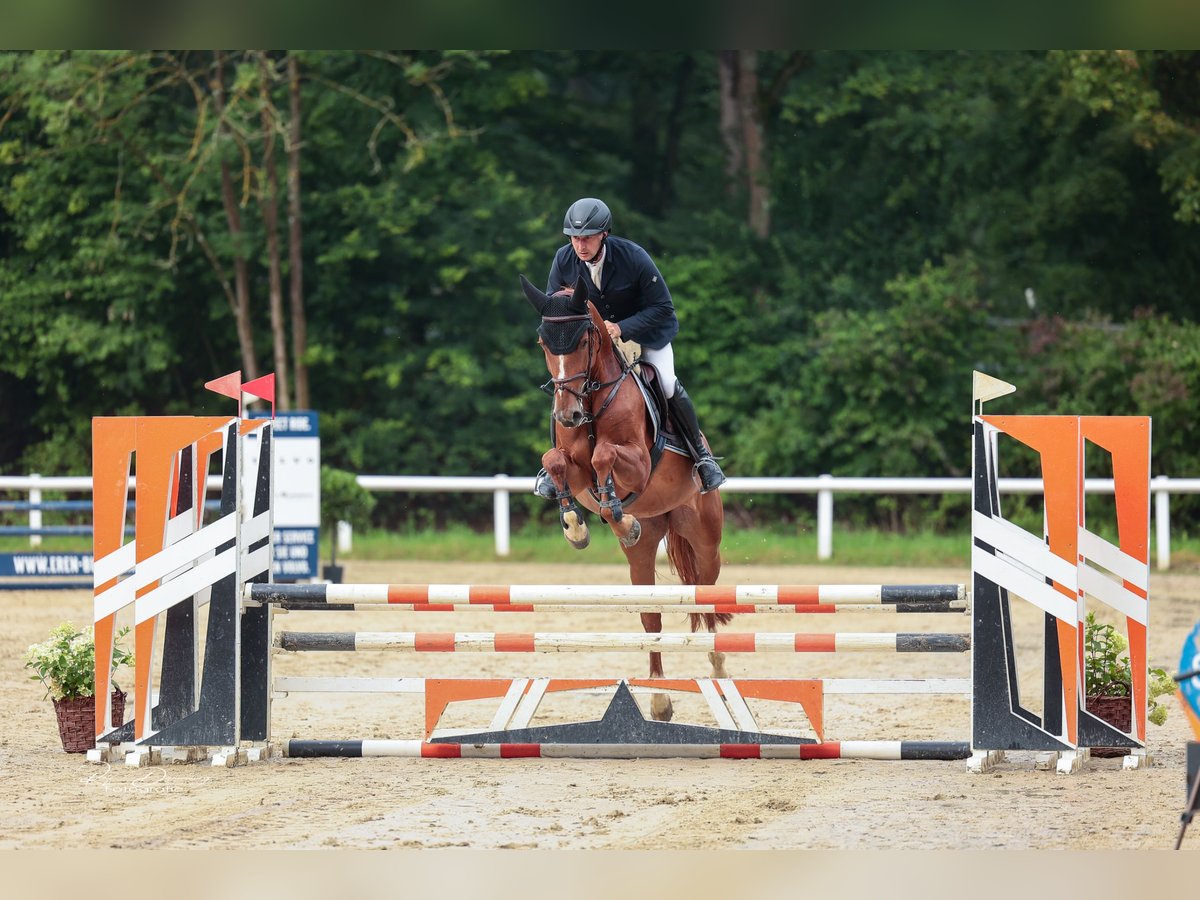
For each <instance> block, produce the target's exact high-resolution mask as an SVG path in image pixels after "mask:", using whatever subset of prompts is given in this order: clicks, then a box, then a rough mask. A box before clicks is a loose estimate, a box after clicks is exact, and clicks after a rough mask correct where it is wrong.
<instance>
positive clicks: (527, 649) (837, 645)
mask: <svg viewBox="0 0 1200 900" xmlns="http://www.w3.org/2000/svg"><path fill="white" fill-rule="evenodd" d="M274 643H275V646H276V647H278V648H280V649H282V650H289V651H293V652H311V651H360V650H392V651H412V652H418V653H421V652H429V653H445V652H473V653H571V652H594V651H597V650H611V651H622V650H649V651H700V652H715V653H764V652H765V653H771V652H774V653H847V652H857V651H890V652H894V653H965V652H966V651H967V650H969V649H970V647H971V638H970V635H966V634H941V633H921V632H915V633H901V632H890V633H889V632H843V633H804V632H746V633H736V632H726V633H716V634H713V633H697V634H687V633H679V632H666V633H659V634H653V633H649V634H647V633H621V632H597V633H591V634H589V633H586V632H527V633H519V632H513V633H502V632H422V631H348V632H320V631H284V632H280V633H279V634H277V635H276V636H275V641H274Z"/></svg>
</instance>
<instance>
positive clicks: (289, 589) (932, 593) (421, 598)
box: [245, 584, 966, 608]
mask: <svg viewBox="0 0 1200 900" xmlns="http://www.w3.org/2000/svg"><path fill="white" fill-rule="evenodd" d="M245 596H246V599H248V600H256V601H258V602H260V603H285V602H297V601H301V602H308V603H355V604H372V603H378V604H394V603H399V604H437V605H444V606H473V605H493V606H499V605H506V604H526V605H531V606H534V607H537V606H542V605H544V604H554V605H558V606H573V605H594V606H624V605H630V604H635V605H654V606H662V607H664V608H665V607H669V606H685V607H686V606H695V605H709V604H711V605H727V604H733V605H740V606H773V605H791V606H824V605H832V606H847V605H853V604H864V605H884V606H893V605H895V606H905V607H907V606H914V607H915V606H922V605H925V604H933V605H944V604H951V603H964V602H965V601H966V588H965V587H964V586H963V585H961V584H932V585H924V584H892V585H888V584H826V585H786V584H784V585H779V584H748V585H578V584H555V585H550V584H513V585H486V584H252V585H248V586H247V588H246V594H245Z"/></svg>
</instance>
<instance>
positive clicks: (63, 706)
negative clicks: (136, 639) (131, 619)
mask: <svg viewBox="0 0 1200 900" xmlns="http://www.w3.org/2000/svg"><path fill="white" fill-rule="evenodd" d="M128 634H129V628H128V627H125V628H122V629H121V630H120V631H119V632H118V633H117V636H116V639H115V640H114V641H113V656H112V670H111V672H110V675H111V674H113V673H115V672H116V670H117V669H118V668H120V667H121V666H130V665H133V654H132V653H131V652H129V651H128V650H126V649H125V648H124V647H123V646H122V645H121V641H122V640H123V639H124V638H125V637H126V635H128ZM25 668H27V669H32V670H33V671H34V674H33V675H31V676H29V677H30V678H31V679H32V680H33V681H40V682H42V684H44V685H45V686H46V696H47V697H49V698H51V699H52V700H53V701H54V711H55V713H56V714H57V716H58V733H59V736H60V737H61V738H62V745H63V749H64V750H66V751H67V752H68V753H82V752H84V751H85V750H90V749H91V748H92V747H94V746H96V642H95V637H94V634H93V631H92V629H91V627H90V626H89V627H88V628H85V629H83V630H80V629H78V628H76V627H75V626H74V625H72V624H71V623H70V622H63V623H62V624H61V625H58V626H57V627H56V628H54V629H53V630H51V632H50V637H48V638H47V639H46V640H44V641H42V642H41V643H40V644H32V645H30V647H29V649H28V650H26V651H25ZM110 682H111V684H112V687H113V691H112V724H113V727H114V728H115V727H116V726H118V725H120V724H121V722H122V721H124V717H125V692H124V691H122V690H121V688H120V687H119V686H118V685H117V683H116V681H115V680H113V679H111V678H110Z"/></svg>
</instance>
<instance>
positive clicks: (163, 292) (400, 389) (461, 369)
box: [0, 51, 1200, 529]
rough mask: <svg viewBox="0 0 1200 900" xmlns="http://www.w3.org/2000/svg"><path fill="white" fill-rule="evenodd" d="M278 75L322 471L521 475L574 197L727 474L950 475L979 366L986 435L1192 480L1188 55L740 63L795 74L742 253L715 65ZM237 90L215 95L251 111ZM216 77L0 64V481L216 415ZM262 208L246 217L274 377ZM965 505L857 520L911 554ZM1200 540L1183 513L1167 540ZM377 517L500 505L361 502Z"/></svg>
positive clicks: (578, 61) (899, 504)
mask: <svg viewBox="0 0 1200 900" xmlns="http://www.w3.org/2000/svg"><path fill="white" fill-rule="evenodd" d="M295 56H296V57H297V59H298V61H299V63H300V69H301V74H302V78H303V82H302V107H303V115H302V127H303V140H304V143H303V151H302V185H303V204H304V213H303V222H304V229H305V231H304V248H303V257H304V264H305V269H304V272H305V301H306V309H307V315H308V334H309V341H308V348H307V356H306V361H307V364H308V366H309V369H310V378H311V382H312V391H313V405H314V406H315V407H316V408H317V409H318V410H319V411H320V413H321V415H322V438H323V453H324V457H325V461H326V462H328V463H329V464H331V465H333V466H336V467H338V468H342V469H346V470H349V471H352V472H357V473H389V474H403V473H412V474H462V475H465V474H491V473H495V472H509V473H512V474H532V473H533V472H534V471H536V469H537V466H538V457H539V456H540V454H541V452H542V450H543V449H544V448H545V447H544V445H545V440H546V414H547V404H546V401H545V398H544V395H542V394H541V393H539V392H538V391H537V389H536V386H537V384H538V383H540V381H542V380H544V367H543V361H542V358H541V354H540V353H539V352H538V351H537V349H536V348H535V346H534V340H535V336H534V328H535V325H536V323H535V321H533V319H532V318H531V313H530V310H529V308H528V305H527V304H526V303H525V301H524V299H523V298H522V296H521V294H520V291H519V289H518V286H517V275H518V273H524V274H526V275H528V276H529V277H530V278H531V279H532V280H533V281H534V282H540V281H541V280H542V279H543V278H544V277H545V273H546V272H547V271H548V268H549V263H550V258H551V255H552V253H553V252H554V250H555V249H556V248H557V247H558V246H560V245H561V243H562V241H563V239H562V235H561V233H560V228H559V224H560V221H561V218H560V217H561V215H562V211H563V209H565V207H566V206H567V204H568V203H570V202H571V201H572V200H573V199H575V198H576V197H579V196H584V195H594V196H600V197H603V198H605V199H606V200H607V201H608V202H609V204H610V205H611V206H612V207H613V209H614V212H615V215H616V226H615V231H616V233H617V234H621V235H623V236H626V237H630V238H632V239H634V240H636V241H638V242H639V243H641V244H643V245H644V246H645V247H646V248H647V249H648V250H650V251H651V253H652V254H653V255H654V256H655V258H656V260H657V262H658V264H659V267H660V269H661V270H662V272H663V274H664V276H665V278H666V280H667V283H668V285H669V286H670V288H671V290H672V293H673V295H674V298H675V302H676V306H677V309H678V312H679V317H680V321H681V323H682V332H681V335H680V337H679V339H678V341H677V344H676V355H677V369H678V371H679V373H680V376H681V380H682V381H683V382H684V383H685V384H686V385H687V387H688V391H689V393H691V394H692V395H693V396H694V397H695V398H696V400H697V404H698V407H699V409H700V412H701V421H702V424H703V426H704V428H705V430H706V432H707V433H708V434H709V435H710V437H711V438H712V440H713V443H714V444H715V445H716V449H717V452H718V453H719V454H721V455H723V456H724V457H725V466H726V470H727V472H728V473H729V474H731V475H811V474H819V473H822V472H830V473H834V474H843V475H894V476H903V475H952V474H954V475H961V474H963V473H965V472H966V471H967V470H968V468H969V457H968V441H969V429H968V427H967V424H966V417H967V411H968V405H969V402H970V387H969V384H970V382H969V375H970V371H971V370H972V369H973V368H980V369H983V370H985V371H987V372H989V373H990V374H992V375H995V376H997V377H999V378H1003V379H1005V380H1008V381H1012V382H1013V383H1015V384H1017V385H1018V386H1019V387H1020V392H1019V393H1018V394H1017V395H1015V397H1011V398H1004V399H1002V400H999V401H996V402H995V403H994V406H995V411H996V412H1005V411H1021V412H1031V413H1041V412H1044V413H1056V412H1057V413H1063V412H1071V413H1105V414H1137V415H1150V416H1153V417H1154V462H1153V468H1154V473H1155V474H1159V473H1169V474H1171V475H1173V476H1189V475H1195V474H1196V473H1197V472H1200V450H1198V449H1197V442H1196V441H1195V440H1194V437H1193V435H1194V434H1195V429H1194V426H1193V422H1194V420H1195V417H1196V412H1197V408H1198V406H1197V397H1198V392H1200V324H1198V318H1200V317H1198V312H1197V311H1198V310H1200V304H1197V302H1196V296H1195V295H1196V286H1197V284H1198V283H1200V242H1198V241H1197V231H1196V229H1197V227H1198V225H1200V54H1196V53H1181V52H1170V53H1168V52H1160V53H1150V52H1139V53H1111V52H1110V53H1088V52H1057V53H1045V52H1031V53H951V52H936V53H915V52H914V53H908V52H879V53H856V52H822V53H812V54H807V55H806V56H805V58H804V59H803V60H802V62H803V64H802V65H798V66H795V68H794V71H793V70H792V69H789V68H788V67H789V65H791V63H794V62H795V61H796V58H795V57H794V56H792V55H790V54H786V53H783V52H775V51H772V52H765V51H764V52H761V53H760V54H759V55H758V59H757V66H758V74H759V78H760V83H761V84H763V85H767V84H774V83H775V79H776V76H780V75H781V73H790V74H788V76H787V77H786V78H781V79H780V89H779V90H778V91H777V92H776V93H774V94H772V95H770V96H767V95H765V94H764V95H763V96H762V97H761V98H760V103H761V105H760V109H761V112H762V119H763V123H764V133H765V143H766V148H767V152H766V155H765V162H766V166H767V168H766V170H765V173H764V176H763V177H764V179H765V181H766V183H767V186H768V188H769V192H770V197H771V220H772V224H771V229H770V233H769V235H768V236H766V237H760V236H758V235H756V234H754V233H753V232H752V231H751V229H750V228H749V227H748V226H747V224H746V198H745V192H744V191H743V190H741V189H740V188H739V187H738V183H737V182H732V183H731V181H730V179H729V178H728V176H727V174H726V165H727V157H726V149H725V147H724V145H723V143H722V139H721V133H720V129H719V116H720V106H719V83H718V75H717V72H718V66H717V57H716V55H715V54H713V53H709V52H700V51H689V52H683V51H680V52H634V51H622V52H600V51H570V52H566V51H564V52H555V51H528V52H526V51H522V52H511V53H500V52H458V53H448V52H419V53H404V54H401V53H396V54H379V53H375V54H368V53H362V54H359V53H347V52H337V53H318V52H299V53H296V54H295ZM240 59H241V58H240V57H239V56H238V55H237V54H233V55H231V60H233V62H232V63H231V67H232V68H231V72H230V76H229V77H230V80H231V83H232V88H231V89H232V90H235V91H236V90H238V89H239V88H240V89H242V90H244V92H245V94H246V96H253V95H254V93H255V90H256V87H255V85H256V82H255V79H256V78H257V77H259V76H258V74H257V70H256V68H255V66H253V65H251V64H249V63H248V62H246V61H245V60H241V61H240V62H239V60H240ZM209 65H210V60H208V59H207V58H206V56H205V55H204V54H180V53H175V54H168V53H152V52H137V53H133V52H108V53H87V52H71V53H66V52H35V53H0V341H2V346H3V348H4V352H3V353H2V354H0V426H2V427H0V471H2V472H5V473H24V472H28V471H40V472H42V473H44V474H74V473H79V472H82V471H86V470H87V468H88V466H89V447H90V440H89V429H90V420H91V417H92V416H94V415H114V414H131V413H148V414H164V413H214V412H220V411H223V410H225V409H226V406H227V401H224V400H222V399H221V398H218V397H216V396H215V395H211V394H207V393H206V392H205V391H203V389H202V385H203V383H204V382H205V381H206V380H208V379H209V378H212V377H215V376H216V375H220V374H223V373H225V372H228V371H231V370H232V369H235V368H237V367H238V347H237V339H236V333H235V329H234V322H233V315H232V312H231V310H230V307H229V304H228V303H227V302H226V300H225V297H224V294H223V292H222V288H221V283H220V280H219V278H218V276H217V275H216V272H215V268H214V266H213V265H212V263H211V261H210V259H209V258H208V256H206V251H205V248H204V246H203V245H202V243H201V241H200V236H201V235H202V236H203V237H204V239H205V240H207V242H208V247H209V251H208V252H211V254H213V256H215V258H216V259H218V260H219V261H222V262H223V264H224V265H225V266H226V267H228V265H229V262H228V261H229V259H230V258H231V256H232V254H233V252H234V250H235V249H236V248H235V247H234V246H233V245H232V242H231V238H230V234H229V231H228V229H227V228H226V227H225V223H224V218H223V216H224V213H223V210H222V206H221V197H220V190H219V171H218V169H219V166H218V164H219V163H220V162H222V161H225V162H227V163H229V164H230V165H231V166H232V167H233V168H234V170H235V171H237V172H239V173H240V172H241V171H242V166H243V163H244V162H245V159H243V157H242V155H241V152H240V148H241V147H248V148H249V152H250V153H251V155H253V154H257V153H258V145H257V144H256V143H255V141H256V140H260V139H261V138H260V137H259V138H255V136H254V134H253V132H252V128H251V126H252V125H253V123H254V122H255V121H256V118H255V116H256V115H257V113H256V110H255V109H254V108H253V106H252V105H249V106H246V108H245V109H244V111H243V112H242V113H239V115H241V118H240V119H238V118H236V117H235V118H233V119H232V125H233V126H234V129H235V130H236V129H237V128H241V129H242V134H243V140H242V141H241V143H240V144H239V142H237V141H232V140H223V139H222V138H221V136H220V135H219V134H218V133H217V131H216V127H215V122H214V121H213V119H212V118H211V116H210V117H209V118H204V117H203V116H201V115H199V113H198V110H199V108H200V107H199V102H198V100H197V98H198V97H201V96H203V95H204V92H205V90H206V87H205V82H204V78H205V77H206V76H205V73H206V72H207V71H208V68H206V67H208V66H209ZM271 90H274V91H277V92H278V91H281V90H282V89H281V88H279V87H278V86H274V87H272V88H271ZM277 102H278V103H279V104H280V106H281V107H286V97H284V96H282V95H281V96H280V97H278V98H277ZM447 109H448V110H450V111H451V114H450V115H449V116H448V115H447ZM255 159H256V157H255ZM255 165H256V163H255V161H254V159H251V166H250V169H251V170H253V169H254V166H255ZM255 174H256V177H257V173H255ZM260 184H261V181H254V180H253V179H251V180H250V181H248V182H247V183H246V184H242V183H241V182H239V185H238V187H239V192H240V194H239V199H240V201H241V202H242V205H243V209H242V212H243V220H244V223H245V226H246V231H245V234H244V236H243V247H242V249H243V250H244V251H245V252H246V253H247V254H248V255H249V256H250V258H251V261H252V272H253V276H254V281H253V284H252V290H251V294H252V298H253V302H254V325H255V329H256V331H255V333H256V340H257V345H256V351H257V354H258V359H259V363H260V365H261V366H262V367H263V369H264V370H268V371H269V370H270V368H271V348H270V331H269V328H268V325H267V322H268V320H267V302H266V279H267V274H266V267H265V259H264V250H263V247H264V246H265V241H264V236H263V233H262V219H261V215H259V212H258V205H257V204H258V200H257V194H256V191H257V190H258V188H257V187H255V185H260ZM839 503H840V501H839ZM747 506H748V507H750V506H752V507H753V510H754V514H755V515H756V516H760V517H761V518H762V519H764V520H767V521H770V520H778V519H793V518H796V517H803V516H804V515H805V512H804V510H803V509H802V508H801V509H798V508H797V507H796V504H795V502H794V501H785V500H782V499H779V498H774V499H772V498H763V499H761V500H759V501H758V502H750V501H747ZM961 506H962V504H961V503H960V502H959V501H957V500H951V499H936V500H934V499H929V498H906V499H903V500H897V499H880V500H878V501H872V502H870V503H862V504H855V503H853V502H851V503H850V504H849V505H848V507H846V508H849V509H852V510H854V515H855V516H857V517H858V519H859V520H860V521H862V522H863V523H870V524H883V525H886V526H888V527H897V528H903V527H907V526H909V525H912V524H915V523H917V522H924V523H925V524H926V525H928V524H929V523H930V522H933V523H934V524H935V525H940V524H943V523H945V524H949V523H951V522H952V521H953V520H954V519H955V518H956V517H958V516H959V515H960V514H961V512H962V508H961ZM842 508H843V506H842V505H840V506H839V509H842ZM523 510H524V512H525V513H528V514H530V515H534V516H537V515H540V514H541V513H540V511H538V510H537V509H536V508H535V505H534V504H533V503H532V502H531V501H526V505H525V507H524V508H523ZM1197 514H1200V509H1198V508H1197V507H1196V506H1195V505H1194V504H1192V503H1190V502H1188V501H1187V500H1176V501H1174V502H1173V508H1172V515H1173V518H1174V519H1175V520H1176V522H1178V523H1180V524H1182V525H1183V526H1184V527H1185V529H1186V528H1187V527H1190V526H1191V525H1192V523H1193V522H1194V520H1195V518H1196V516H1197ZM373 516H374V521H375V522H376V523H377V524H382V525H398V524H402V523H403V524H408V525H412V524H416V525H422V524H429V523H435V522H441V521H445V520H447V519H449V518H452V517H453V518H456V519H461V518H467V519H474V518H478V519H479V520H480V521H481V522H484V523H486V522H487V521H488V519H489V516H490V507H489V506H488V505H487V504H485V503H484V502H483V501H478V500H477V499H476V498H465V497H464V498H454V497H434V496H427V497H422V498H419V500H414V499H413V498H406V497H381V498H380V502H379V504H378V506H377V508H376V510H375V512H374V514H373Z"/></svg>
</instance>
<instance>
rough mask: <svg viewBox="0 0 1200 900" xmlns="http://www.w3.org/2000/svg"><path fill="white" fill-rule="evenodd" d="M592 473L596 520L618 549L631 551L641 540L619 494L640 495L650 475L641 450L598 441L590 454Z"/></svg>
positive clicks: (648, 457) (638, 525)
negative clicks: (597, 490) (597, 507)
mask: <svg viewBox="0 0 1200 900" xmlns="http://www.w3.org/2000/svg"><path fill="white" fill-rule="evenodd" d="M592 469H593V470H594V471H595V473H596V484H597V485H599V488H600V518H602V519H603V520H604V521H605V522H607V523H608V526H609V527H610V528H612V530H613V534H615V535H616V536H617V538H618V539H619V540H620V542H621V546H622V547H632V546H634V545H635V544H636V543H637V542H638V539H639V538H640V537H641V536H642V526H641V523H640V522H638V520H637V519H636V518H634V517H633V516H631V515H629V514H628V513H626V512H625V511H624V510H623V509H622V508H621V500H620V497H621V494H622V493H629V492H631V491H638V492H640V491H642V490H644V489H645V487H646V481H647V480H648V478H649V475H650V456H649V454H648V453H647V452H646V450H645V448H643V447H640V446H636V447H635V446H629V445H625V444H613V443H610V442H608V441H599V442H597V444H596V447H595V449H594V450H593V451H592Z"/></svg>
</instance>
